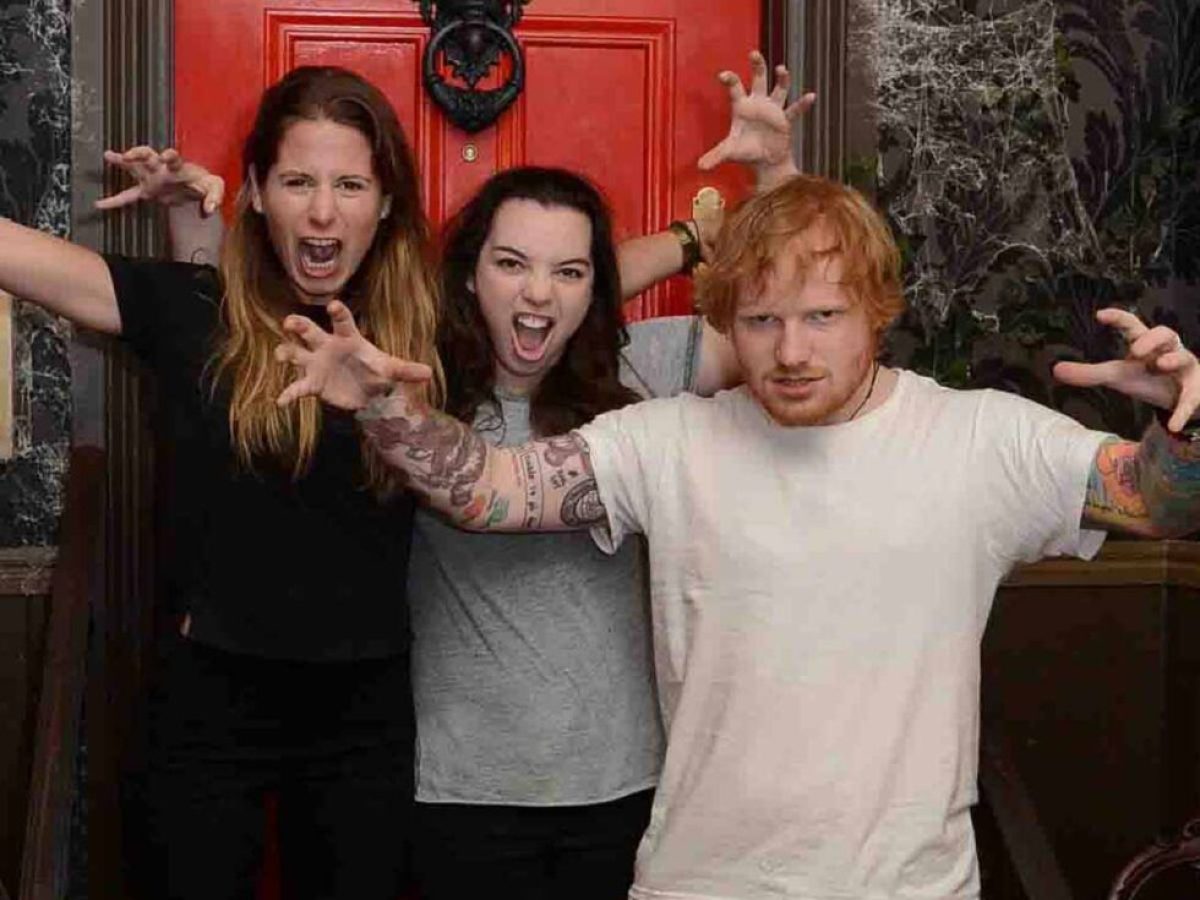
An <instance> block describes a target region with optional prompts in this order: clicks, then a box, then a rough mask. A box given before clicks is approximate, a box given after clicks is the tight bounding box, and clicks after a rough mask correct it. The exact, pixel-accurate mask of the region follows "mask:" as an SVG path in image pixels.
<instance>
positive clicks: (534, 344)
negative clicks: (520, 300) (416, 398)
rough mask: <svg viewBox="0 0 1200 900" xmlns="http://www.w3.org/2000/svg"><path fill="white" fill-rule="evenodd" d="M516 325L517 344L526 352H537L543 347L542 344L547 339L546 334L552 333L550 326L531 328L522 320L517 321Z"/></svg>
mask: <svg viewBox="0 0 1200 900" xmlns="http://www.w3.org/2000/svg"><path fill="white" fill-rule="evenodd" d="M515 326H516V327H515V329H514V330H515V332H516V335H517V346H518V347H520V348H521V349H522V350H524V351H525V352H526V353H536V352H537V351H538V350H540V349H542V344H543V343H545V341H546V335H547V334H549V333H550V329H549V328H529V327H527V326H525V325H522V324H521V323H520V322H517V323H515Z"/></svg>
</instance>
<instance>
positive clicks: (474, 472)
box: [358, 389, 605, 531]
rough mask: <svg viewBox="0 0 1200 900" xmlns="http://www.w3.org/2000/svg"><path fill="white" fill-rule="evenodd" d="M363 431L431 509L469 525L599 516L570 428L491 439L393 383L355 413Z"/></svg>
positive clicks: (555, 523)
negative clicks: (519, 440)
mask: <svg viewBox="0 0 1200 900" xmlns="http://www.w3.org/2000/svg"><path fill="white" fill-rule="evenodd" d="M358 419H359V422H360V423H361V425H362V429H363V434H364V436H365V437H366V439H367V441H368V442H369V443H370V445H371V446H372V447H373V448H374V450H375V451H376V452H377V453H378V454H379V456H380V457H382V458H383V459H384V460H385V461H386V462H387V463H388V464H389V465H392V466H394V467H396V468H398V469H401V470H402V471H403V472H404V473H405V475H406V476H407V477H408V481H409V486H410V487H411V488H412V489H413V490H415V491H416V492H417V493H418V494H420V496H421V497H422V500H423V501H424V502H425V503H426V505H428V506H429V507H430V508H431V509H433V510H435V511H436V512H438V513H441V514H442V515H443V516H445V517H446V518H447V519H449V520H450V522H451V523H452V524H454V525H456V526H458V527H459V528H465V529H468V530H470V531H566V530H573V529H580V528H588V527H590V526H592V525H595V524H596V523H597V522H602V521H604V518H605V513H604V506H603V505H602V504H601V502H600V494H599V492H598V491H597V489H596V478H595V473H594V472H593V471H592V463H591V459H590V458H589V456H588V447H587V443H586V442H584V440H583V438H582V437H580V436H579V435H578V434H577V433H575V432H572V433H570V434H565V435H561V436H559V437H552V438H544V439H541V440H536V441H530V442H529V443H527V444H523V445H521V446H520V447H503V448H501V447H493V446H491V445H490V444H488V443H487V442H486V441H484V440H483V439H482V438H480V436H479V435H478V434H476V433H475V432H474V431H473V430H472V429H470V428H468V427H467V426H466V425H464V424H463V423H462V422H459V421H458V420H457V419H454V418H452V417H451V416H448V415H446V414H445V413H441V412H438V411H437V410H434V409H431V408H430V407H429V406H428V405H426V404H425V403H424V402H423V401H420V400H415V399H411V398H410V397H409V396H408V393H407V392H406V391H405V390H403V389H401V390H398V391H395V392H393V393H391V394H389V395H387V396H386V397H382V398H377V399H375V400H372V401H371V403H369V404H368V405H367V407H366V408H365V409H363V410H361V411H360V412H359V414H358Z"/></svg>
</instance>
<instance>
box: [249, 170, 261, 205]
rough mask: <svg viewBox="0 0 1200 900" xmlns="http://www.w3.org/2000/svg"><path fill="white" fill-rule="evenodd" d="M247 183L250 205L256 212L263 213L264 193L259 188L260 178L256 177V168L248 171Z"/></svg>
mask: <svg viewBox="0 0 1200 900" xmlns="http://www.w3.org/2000/svg"><path fill="white" fill-rule="evenodd" d="M246 185H247V188H248V189H249V191H250V205H251V206H252V207H253V208H254V211H255V212H256V213H258V214H260V215H261V214H262V211H263V202H262V194H261V193H259V190H258V179H257V178H255V177H254V169H250V170H248V171H247V172H246Z"/></svg>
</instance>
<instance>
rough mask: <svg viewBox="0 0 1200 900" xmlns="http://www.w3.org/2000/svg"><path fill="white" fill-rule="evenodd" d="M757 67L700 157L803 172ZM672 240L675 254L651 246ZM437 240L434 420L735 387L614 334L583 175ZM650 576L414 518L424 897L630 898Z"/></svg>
mask: <svg viewBox="0 0 1200 900" xmlns="http://www.w3.org/2000/svg"><path fill="white" fill-rule="evenodd" d="M752 64H753V68H754V82H753V87H752V91H751V94H750V95H749V96H747V95H745V93H744V91H743V89H742V86H741V83H740V81H738V79H737V78H736V76H733V75H732V74H729V73H724V74H723V75H722V81H723V82H724V83H725V84H726V85H727V86H728V87H729V88H730V91H731V96H732V100H733V102H734V119H733V127H732V129H731V136H730V138H728V139H727V140H726V141H725V142H722V144H721V145H720V146H719V147H718V148H717V149H716V150H715V151H714V152H713V153H712V154H710V155H708V156H707V157H706V158H705V163H706V164H709V165H715V164H716V163H718V162H720V161H721V160H722V159H726V158H728V159H738V160H742V161H747V162H751V163H754V164H755V166H756V168H757V169H758V170H759V171H758V174H759V180H760V183H761V184H764V185H767V184H771V183H774V182H775V181H777V180H779V179H781V178H783V177H786V175H787V174H789V173H791V172H794V171H795V169H794V166H792V164H791V155H790V152H789V140H788V138H789V131H790V128H789V125H790V122H791V121H792V120H793V119H794V118H795V116H796V115H798V114H799V113H800V112H801V111H802V110H803V109H806V108H807V106H808V105H809V104H810V103H811V99H812V98H811V96H810V97H807V98H805V99H804V100H803V101H801V102H799V103H797V104H795V105H793V106H792V107H788V108H787V109H785V108H784V98H785V97H786V93H787V82H786V72H781V73H779V77H778V78H777V86H776V91H775V92H774V93H773V94H772V95H770V96H768V95H767V90H766V68H765V64H764V63H763V61H762V58H761V56H758V55H757V54H756V55H755V56H754V57H753V62H752ZM641 241H644V242H647V246H646V247H645V249H647V250H649V249H650V245H651V244H653V245H655V246H657V247H658V248H659V250H658V251H655V252H657V253H658V258H659V259H660V260H661V259H664V258H665V259H666V260H667V261H668V263H669V265H668V267H667V268H668V270H669V271H675V270H678V268H680V267H681V266H682V265H683V262H684V254H683V250H682V247H681V246H680V244H679V243H678V242H675V241H674V238H673V237H672V236H671V235H670V234H669V233H668V234H665V235H656V236H650V237H648V238H644V239H641ZM671 244H674V256H673V258H672V257H671V256H670V254H669V253H668V254H665V255H664V254H662V253H661V248H662V247H663V246H664V245H666V246H667V247H668V248H669V247H670V245H671ZM442 245H443V250H442V278H441V282H442V313H441V316H440V320H439V336H438V349H439V353H440V354H441V358H442V361H443V364H444V366H445V370H446V377H447V410H448V411H449V412H450V413H451V414H453V415H455V416H456V417H458V418H460V419H461V420H463V421H466V422H471V423H472V424H473V425H474V428H475V429H476V430H477V431H478V432H479V433H480V434H481V435H482V436H483V437H484V438H485V439H486V440H488V441H490V442H492V443H495V444H499V445H506V446H507V445H514V444H521V443H523V442H525V441H528V440H529V439H530V438H531V437H534V436H539V435H547V434H557V433H562V432H566V431H568V430H570V429H572V428H575V427H578V426H579V425H582V424H584V423H585V422H587V421H589V420H590V419H592V418H593V417H594V416H596V415H598V414H600V413H602V412H605V411H607V410H611V409H615V408H618V407H620V406H623V405H625V404H628V403H632V402H636V401H638V400H640V399H643V398H646V397H653V396H663V395H668V394H673V393H678V392H680V391H698V392H701V393H706V392H713V391H715V390H717V389H719V388H720V387H723V386H725V385H726V384H728V383H729V382H730V381H731V380H732V379H733V378H734V377H735V373H734V372H733V371H732V359H731V356H730V355H729V353H728V352H727V349H726V347H725V344H724V341H723V339H722V338H720V337H719V336H718V335H717V334H716V333H715V332H713V331H711V330H709V329H708V328H707V327H706V326H704V325H703V324H702V322H701V320H700V319H699V318H696V317H679V318H669V319H658V320H651V321H647V322H640V323H636V324H634V325H630V326H628V327H625V326H624V325H623V322H622V315H621V300H622V296H621V295H622V279H621V277H620V275H619V274H618V262H617V255H616V253H615V252H614V248H613V240H612V226H611V222H610V218H609V213H608V210H607V208H606V206H605V203H604V201H603V200H602V199H601V197H600V195H599V194H598V192H597V191H596V189H595V188H594V187H592V185H590V184H589V183H588V182H587V181H585V180H584V179H582V178H581V177H579V176H577V175H574V174H572V173H570V172H565V171H562V170H557V169H539V168H521V169H513V170H509V171H505V172H501V173H499V174H497V175H495V176H493V177H492V178H491V179H490V180H489V181H488V182H486V183H485V184H484V185H483V187H482V188H481V189H480V190H479V192H478V193H477V194H476V195H475V196H474V197H473V198H472V199H471V200H469V201H468V202H467V204H466V205H465V206H464V208H463V209H462V210H461V211H460V212H459V213H458V214H457V215H456V216H455V218H454V219H453V220H452V221H451V222H450V223H449V225H448V227H447V229H446V231H445V233H444V236H443V241H442ZM639 249H640V248H639V247H638V246H637V245H629V244H626V245H623V246H622V248H621V258H622V263H623V265H622V273H621V274H626V276H627V278H626V280H627V282H628V281H629V278H628V275H629V273H631V272H632V273H634V277H635V278H639V277H640V276H641V275H643V274H645V273H646V271H647V270H648V269H653V268H654V267H653V266H650V267H646V266H630V265H629V261H630V257H631V256H632V255H634V254H636V253H638V252H639ZM658 274H666V272H660V273H658ZM644 283H645V282H644V280H639V281H638V282H637V283H627V284H626V285H625V287H626V290H625V293H627V294H628V293H633V292H636V290H638V289H640V288H641V287H643V286H644ZM289 325H295V326H297V327H298V329H299V333H300V334H301V336H302V337H304V338H305V340H306V341H308V340H319V339H320V338H319V336H317V335H316V334H315V329H314V328H313V327H312V326H307V325H305V324H304V323H302V322H297V321H296V320H293V321H291V322H290V323H289ZM298 352H303V351H298V350H297V349H296V348H288V349H287V350H285V351H284V353H285V355H286V356H288V357H289V358H292V359H295V358H296V354H297V353H298ZM312 387H313V386H311V385H310V386H308V387H307V388H305V390H307V389H311V388H312ZM299 392H301V388H297V389H296V393H299ZM285 399H287V398H286V397H285ZM348 405H351V406H352V405H354V404H353V402H352V401H351V402H350V403H348ZM645 577H646V573H645V571H644V569H643V561H642V553H641V549H640V548H639V547H638V546H637V545H636V544H631V545H628V546H626V547H624V548H623V549H622V551H621V552H620V553H618V554H617V555H616V556H614V557H610V556H606V555H605V554H602V553H601V552H600V551H598V550H597V549H596V547H595V546H594V544H593V543H592V541H591V539H590V538H589V537H588V536H587V535H586V534H549V535H541V536H533V537H531V536H528V535H522V536H505V535H476V534H468V533H465V532H462V531H459V530H457V529H454V528H452V527H450V526H448V525H444V524H443V523H442V522H441V521H440V520H438V519H437V518H436V517H434V516H432V515H429V514H426V513H423V512H418V514H417V527H416V534H415V537H414V546H413V557H412V562H411V565H410V570H409V596H410V598H411V603H412V614H413V628H414V637H415V644H414V656H413V678H414V690H415V696H416V707H417V720H418V727H417V733H418V741H419V744H418V748H419V749H418V770H417V771H418V775H417V799H418V804H417V807H418V827H417V829H416V835H417V838H416V848H417V853H416V856H415V859H416V865H417V869H418V873H419V877H420V882H421V890H422V896H423V897H424V898H425V900H466V898H475V897H481V896H496V897H520V898H551V897H555V898H557V897H570V898H572V900H589V898H596V900H617V898H624V897H625V896H626V894H627V892H628V889H629V885H630V882H631V880H632V875H633V860H634V856H635V852H636V849H637V845H638V842H639V840H640V838H641V835H642V832H643V830H644V829H645V826H646V824H647V821H648V817H649V811H650V802H651V795H652V792H653V789H654V786H655V784H656V782H657V778H658V773H659V765H660V762H661V756H662V749H663V734H662V726H661V724H660V720H659V715H658V705H657V701H656V696H655V689H654V677H653V662H652V659H651V641H650V637H649V633H648V631H649V618H648V606H647V604H648V599H647V590H646V583H645Z"/></svg>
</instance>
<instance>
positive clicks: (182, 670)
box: [126, 639, 415, 900]
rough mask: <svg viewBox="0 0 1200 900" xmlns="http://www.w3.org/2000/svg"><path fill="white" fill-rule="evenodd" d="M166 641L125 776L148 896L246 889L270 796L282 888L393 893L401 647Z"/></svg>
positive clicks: (138, 878) (132, 837)
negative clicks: (333, 653)
mask: <svg viewBox="0 0 1200 900" xmlns="http://www.w3.org/2000/svg"><path fill="white" fill-rule="evenodd" d="M171 644H172V645H173V646H171V647H170V649H169V652H167V653H166V654H165V656H164V658H163V659H162V661H161V664H160V672H159V677H158V678H157V679H156V681H157V684H156V687H155V690H154V691H153V693H152V695H151V696H150V698H149V704H148V705H149V711H148V716H147V725H148V729H147V735H146V738H147V745H146V751H145V762H144V765H143V766H141V767H140V770H139V771H137V772H136V773H133V777H132V778H131V779H129V781H128V783H127V789H128V794H127V797H128V801H129V802H128V804H127V809H126V819H127V822H128V824H129V850H130V852H129V854H128V859H129V863H130V867H129V868H130V871H129V872H128V876H129V883H130V884H131V885H133V886H134V889H135V890H136V892H137V895H138V896H139V897H140V898H141V900H192V898H195V900H225V898H230V900H233V898H251V897H253V896H254V890H255V883H256V876H257V874H258V873H259V871H260V868H261V862H262V850H263V838H264V834H265V816H266V812H265V804H264V800H265V798H266V797H267V796H268V795H274V796H275V797H276V798H277V800H278V810H279V832H278V833H279V847H280V862H281V869H282V873H281V880H282V884H281V887H282V893H283V897H284V898H285V900H293V898H314V900H316V898H321V900H329V898H347V900H350V898H353V900H395V898H396V897H397V895H398V894H399V892H400V889H401V884H402V879H403V877H404V874H405V859H404V851H405V845H406V841H407V837H408V831H409V828H410V826H411V815H412V796H413V745H414V733H415V732H414V725H413V717H412V691H411V687H410V682H409V662H408V658H407V657H394V658H389V659H384V660H369V661H356V662H349V663H307V662H288V661H275V660H265V659H259V658H255V657H247V656H240V655H237V654H232V653H226V652H223V651H220V650H216V649H213V648H211V647H206V646H202V645H198V644H196V643H194V642H192V641H189V640H185V639H174V640H172V641H171Z"/></svg>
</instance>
